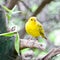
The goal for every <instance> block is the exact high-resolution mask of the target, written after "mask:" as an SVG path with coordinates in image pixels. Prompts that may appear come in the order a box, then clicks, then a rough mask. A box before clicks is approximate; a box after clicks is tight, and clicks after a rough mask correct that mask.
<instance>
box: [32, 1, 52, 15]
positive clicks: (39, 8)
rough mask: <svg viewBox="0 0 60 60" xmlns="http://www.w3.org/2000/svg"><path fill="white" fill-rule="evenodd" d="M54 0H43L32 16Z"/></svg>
mask: <svg viewBox="0 0 60 60" xmlns="http://www.w3.org/2000/svg"><path fill="white" fill-rule="evenodd" d="M51 1H52V0H43V2H42V3H41V4H40V5H39V7H38V8H37V10H36V11H35V12H34V13H33V15H32V16H36V15H37V14H38V13H39V12H41V11H42V9H43V8H44V7H45V6H46V5H47V4H48V3H50V2H51Z"/></svg>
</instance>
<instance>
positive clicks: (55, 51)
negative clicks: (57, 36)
mask: <svg viewBox="0 0 60 60" xmlns="http://www.w3.org/2000/svg"><path fill="white" fill-rule="evenodd" d="M57 54H60V47H57V48H53V49H52V50H51V51H50V52H49V53H48V54H47V55H46V56H44V57H43V58H42V60H49V59H51V58H52V57H53V56H55V55H57Z"/></svg>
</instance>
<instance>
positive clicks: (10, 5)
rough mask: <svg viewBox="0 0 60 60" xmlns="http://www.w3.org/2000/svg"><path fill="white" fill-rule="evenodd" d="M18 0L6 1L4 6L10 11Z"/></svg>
mask: <svg viewBox="0 0 60 60" xmlns="http://www.w3.org/2000/svg"><path fill="white" fill-rule="evenodd" d="M17 2H18V0H8V2H7V4H6V6H7V8H9V9H10V10H11V9H12V8H13V7H14V6H15V5H16V4H17Z"/></svg>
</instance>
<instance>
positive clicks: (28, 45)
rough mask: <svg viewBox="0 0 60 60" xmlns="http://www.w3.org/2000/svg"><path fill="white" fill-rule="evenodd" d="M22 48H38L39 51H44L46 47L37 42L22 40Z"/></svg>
mask: <svg viewBox="0 0 60 60" xmlns="http://www.w3.org/2000/svg"><path fill="white" fill-rule="evenodd" d="M20 43H21V45H20V48H21V49H23V48H37V49H41V50H44V49H45V48H44V46H43V45H42V44H40V43H39V42H38V41H36V40H26V39H20Z"/></svg>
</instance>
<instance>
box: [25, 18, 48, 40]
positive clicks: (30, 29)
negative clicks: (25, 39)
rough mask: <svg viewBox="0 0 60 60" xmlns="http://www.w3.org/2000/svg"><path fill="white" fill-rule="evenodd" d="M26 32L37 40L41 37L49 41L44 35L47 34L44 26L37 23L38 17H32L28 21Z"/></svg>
mask: <svg viewBox="0 0 60 60" xmlns="http://www.w3.org/2000/svg"><path fill="white" fill-rule="evenodd" d="M25 30H26V32H27V33H28V34H29V35H31V36H33V37H35V38H37V37H39V36H41V37H42V38H45V39H47V38H46V36H45V34H44V33H45V32H44V29H43V26H42V24H41V23H40V22H39V21H37V18H36V17H30V18H29V19H28V21H27V22H26V24H25Z"/></svg>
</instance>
